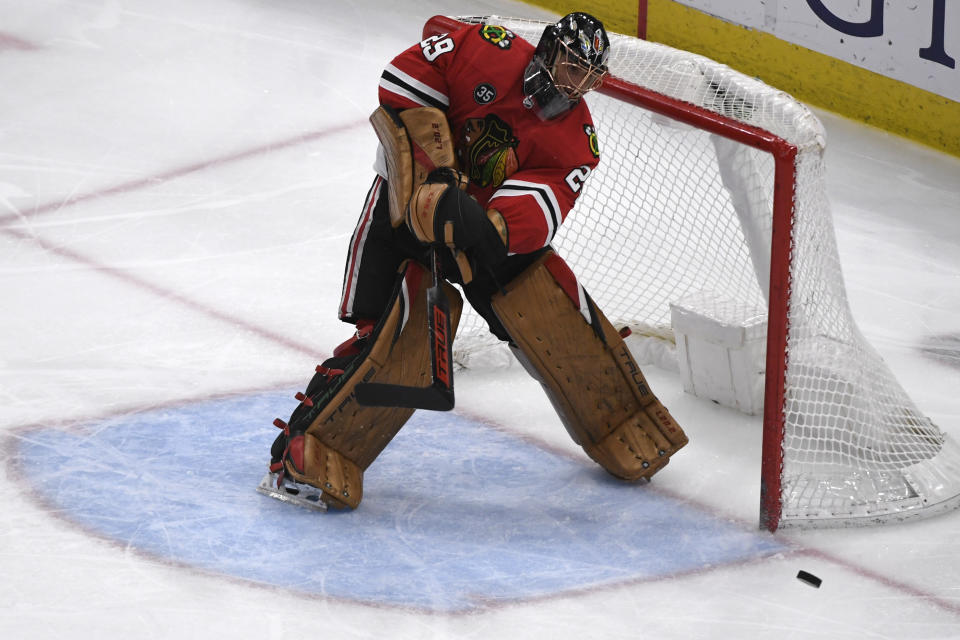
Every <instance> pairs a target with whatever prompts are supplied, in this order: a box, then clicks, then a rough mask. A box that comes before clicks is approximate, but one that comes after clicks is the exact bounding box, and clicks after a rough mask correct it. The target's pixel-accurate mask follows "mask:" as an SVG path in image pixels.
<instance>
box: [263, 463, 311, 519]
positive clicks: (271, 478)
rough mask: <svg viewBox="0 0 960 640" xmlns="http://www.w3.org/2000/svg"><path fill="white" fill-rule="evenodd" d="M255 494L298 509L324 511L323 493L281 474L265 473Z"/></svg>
mask: <svg viewBox="0 0 960 640" xmlns="http://www.w3.org/2000/svg"><path fill="white" fill-rule="evenodd" d="M257 492H258V493H262V494H263V495H265V496H269V497H271V498H274V499H276V500H280V501H281V502H289V503H290V504H295V505H297V506H298V507H304V508H306V509H313V510H315V511H326V510H327V504H326V503H325V502H324V501H323V499H322V496H323V491H321V490H320V489H318V488H317V487H314V486H312V485H309V484H304V483H300V482H296V481H294V480H292V479H290V478H289V477H287V476H285V475H284V474H282V473H279V472H277V473H274V472H272V471H270V472H267V475H265V476H263V479H262V480H261V481H260V484H259V485H258V486H257Z"/></svg>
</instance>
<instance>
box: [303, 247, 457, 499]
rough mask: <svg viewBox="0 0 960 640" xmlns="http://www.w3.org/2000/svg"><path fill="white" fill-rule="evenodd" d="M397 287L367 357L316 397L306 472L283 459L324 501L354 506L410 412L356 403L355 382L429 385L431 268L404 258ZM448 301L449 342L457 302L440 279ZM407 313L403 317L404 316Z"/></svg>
mask: <svg viewBox="0 0 960 640" xmlns="http://www.w3.org/2000/svg"><path fill="white" fill-rule="evenodd" d="M401 269H402V271H403V273H404V279H403V286H401V287H398V289H397V294H396V296H395V298H394V301H393V305H392V307H391V308H390V311H389V312H388V313H387V315H386V316H385V318H384V319H382V320H381V322H380V324H378V327H377V328H376V329H375V330H374V334H373V335H372V336H371V337H370V340H373V341H374V342H373V344H372V345H371V346H370V347H369V349H368V352H367V354H366V356H365V357H364V356H363V355H361V356H358V360H359V362H358V363H357V364H355V365H351V366H350V368H349V369H348V370H347V371H345V372H344V373H343V374H342V375H344V376H347V378H346V380H345V381H344V383H343V384H342V385H338V386H336V387H334V388H333V389H332V390H331V393H332V397H330V398H329V399H327V398H317V399H315V400H314V402H315V404H316V405H317V407H319V408H320V409H319V413H318V415H317V416H316V417H315V418H314V419H313V420H312V422H311V423H310V426H309V427H308V428H307V431H306V436H305V437H304V456H303V460H304V467H305V468H304V469H303V470H301V471H297V470H296V469H294V468H293V467H292V466H291V464H290V463H289V462H288V463H287V464H286V467H285V470H286V473H287V474H289V475H290V477H292V478H293V479H294V480H296V481H297V482H301V483H306V484H310V485H313V486H315V487H317V488H320V489H322V490H323V492H324V496H323V498H324V502H326V503H327V504H329V505H331V506H334V507H340V508H343V507H348V508H356V507H357V505H359V504H360V500H361V498H362V497H363V472H364V471H365V470H366V469H367V467H369V466H370V465H371V464H372V463H373V461H374V460H375V459H376V458H377V456H379V455H380V453H381V452H382V451H383V449H384V447H386V446H387V444H389V442H390V441H391V440H392V439H393V437H394V436H395V435H396V434H397V433H398V432H399V431H400V429H401V427H403V425H404V424H405V423H406V422H407V420H408V419H409V418H410V416H411V415H413V412H414V410H413V409H401V408H395V407H366V406H361V405H360V404H358V403H357V399H356V397H355V396H354V391H353V390H354V387H356V385H357V384H358V383H360V382H383V383H388V384H402V385H407V386H418V387H423V386H427V385H428V384H430V379H431V378H430V344H429V339H428V333H427V317H426V316H427V304H426V291H427V289H428V288H429V287H430V286H431V285H432V281H431V277H430V271H429V270H428V269H426V268H425V267H424V266H422V265H420V264H419V263H416V262H413V261H408V262H406V263H404V266H403V267H401ZM441 286H443V287H444V291H445V292H446V294H447V297H448V299H449V301H450V329H451V336H450V344H451V345H452V343H453V335H455V334H456V330H457V324H458V322H459V320H460V311H461V310H462V308H463V300H462V299H461V297H460V294H459V293H458V292H457V290H456V289H455V288H454V287H453V286H451V285H450V284H447V283H446V282H444V283H442V284H441ZM404 316H406V318H405V317H404Z"/></svg>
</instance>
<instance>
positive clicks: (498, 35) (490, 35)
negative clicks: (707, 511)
mask: <svg viewBox="0 0 960 640" xmlns="http://www.w3.org/2000/svg"><path fill="white" fill-rule="evenodd" d="M480 37H481V38H483V39H484V40H486V41H487V42H489V43H490V44H493V45H496V46H498V47H500V48H501V49H509V48H510V45H511V43H512V41H513V39H514V38H516V37H517V35H516V34H515V33H514V32H513V31H510V30H509V29H506V28H504V27H501V26H499V25H495V24H485V25H483V26H482V27H480Z"/></svg>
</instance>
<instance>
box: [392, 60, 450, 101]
mask: <svg viewBox="0 0 960 640" xmlns="http://www.w3.org/2000/svg"><path fill="white" fill-rule="evenodd" d="M380 86H381V87H382V88H383V89H385V90H386V91H390V92H392V93H395V94H397V95H400V96H403V97H404V98H407V99H408V100H413V101H414V102H416V103H418V104H422V105H423V106H425V107H436V108H437V109H446V108H447V107H449V106H450V98H448V97H447V96H446V95H444V94H443V93H441V92H439V91H437V90H436V89H434V88H433V87H431V86H429V85H427V84H424V83H423V82H420V81H419V80H417V79H416V78H414V77H413V76H410V75H407V74H406V73H404V72H403V71H400V70H399V69H397V68H396V67H395V66H393V65H392V64H391V65H387V68H386V69H384V70H383V73H382V74H381V76H380Z"/></svg>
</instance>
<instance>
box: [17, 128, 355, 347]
mask: <svg viewBox="0 0 960 640" xmlns="http://www.w3.org/2000/svg"><path fill="white" fill-rule="evenodd" d="M365 122H366V121H361V122H354V123H351V124H349V125H346V126H333V127H329V128H326V129H322V130H319V131H314V132H311V133H306V134H301V135H297V136H294V137H292V138H288V139H286V140H281V141H279V142H272V143H269V144H265V145H261V146H258V147H253V148H251V149H245V150H242V151H238V152H235V153H231V154H228V155H225V156H220V157H218V158H213V159H210V160H205V161H203V162H197V163H193V164H190V165H187V166H184V167H179V168H176V169H172V170H170V171H166V172H164V173H160V174H157V175H154V176H148V177H145V178H140V179H137V180H132V181H129V182H124V183H121V184H118V185H114V186H112V187H107V188H105V189H101V190H98V191H93V192H90V193H86V194H81V195H77V196H73V197H71V198H68V199H66V200H63V201H60V202H51V203H48V204H46V205H42V206H38V207H36V208H35V209H33V211H30V212H26V213H24V214H23V216H22V217H21V216H17V215H15V214H8V215H5V216H2V217H0V225H2V223H9V222H11V221H16V222H22V221H23V218H34V217H37V216H39V215H42V214H45V213H50V212H54V211H61V210H63V209H64V208H66V207H69V206H73V205H75V204H78V203H80V202H84V201H86V200H91V199H94V198H103V197H107V196H111V195H117V194H121V193H127V192H130V191H134V190H136V189H141V188H144V187H150V186H155V185H157V184H160V183H162V182H166V181H168V180H173V179H176V178H179V177H182V176H185V175H187V174H190V173H196V172H198V171H203V170H205V169H210V168H213V167H217V166H220V165H224V164H228V163H231V162H237V161H240V160H246V159H248V158H252V157H254V156H258V155H264V154H267V153H271V152H274V151H281V150H284V149H288V148H290V147H295V146H298V145H302V144H307V143H310V142H314V141H316V140H319V139H321V138H323V137H325V136H328V135H331V134H335V133H339V132H342V131H345V130H349V129H353V128H356V127H359V126H361V124H365ZM0 233H3V234H5V235H8V236H13V237H15V238H17V239H20V240H27V241H33V242H36V243H37V244H39V245H40V246H41V247H42V248H43V249H44V250H45V251H49V252H50V253H53V254H56V255H58V256H60V257H63V258H66V259H67V260H70V261H71V262H75V263H78V264H82V265H84V266H86V267H89V268H91V269H93V270H94V271H97V272H100V273H103V274H105V275H108V276H110V277H112V278H114V279H116V280H119V281H121V282H125V283H127V284H130V285H133V286H135V287H138V288H140V289H144V290H146V291H149V292H151V293H153V294H155V295H157V296H159V297H161V298H163V299H165V300H170V301H173V302H177V303H179V304H181V305H183V306H185V307H187V308H189V309H192V310H193V311H196V312H199V313H201V314H203V315H206V316H208V317H210V318H214V319H216V320H220V321H222V322H225V323H227V324H230V325H233V326H235V327H239V328H241V329H244V330H246V331H249V332H251V333H254V334H256V335H258V336H260V337H261V338H264V339H266V340H269V341H271V342H274V343H276V344H279V345H280V346H283V347H286V348H288V349H291V350H294V351H298V352H302V353H306V354H309V355H312V356H314V357H320V358H321V359H322V358H323V357H324V354H322V353H320V352H318V351H317V350H316V348H315V347H313V346H312V345H308V344H304V343H300V342H297V341H295V340H291V339H290V338H287V337H286V336H283V335H280V334H278V333H275V332H273V331H270V330H269V329H266V328H263V327H260V326H258V325H255V324H253V323H251V322H248V321H247V320H245V319H243V318H241V317H238V316H234V315H231V314H228V313H224V312H223V311H220V310H218V309H216V308H214V307H211V306H209V305H206V304H203V303H202V302H199V301H197V300H193V299H191V298H188V297H187V296H185V295H183V294H181V293H178V292H176V291H173V290H170V289H167V288H164V287H161V286H159V285H157V284H154V283H152V282H150V281H149V280H146V279H144V278H141V277H138V276H136V275H133V274H132V273H130V272H129V271H124V270H123V269H120V268H117V267H112V266H110V265H108V264H104V263H102V262H99V261H97V260H95V259H93V258H90V257H88V256H85V255H83V254H81V253H78V252H76V251H73V250H71V249H68V248H66V247H62V246H56V245H53V244H51V243H49V242H47V241H45V240H43V239H42V238H40V237H38V236H35V235H31V234H29V233H27V232H24V231H20V230H17V229H12V228H10V227H9V226H7V228H3V227H2V226H0Z"/></svg>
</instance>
